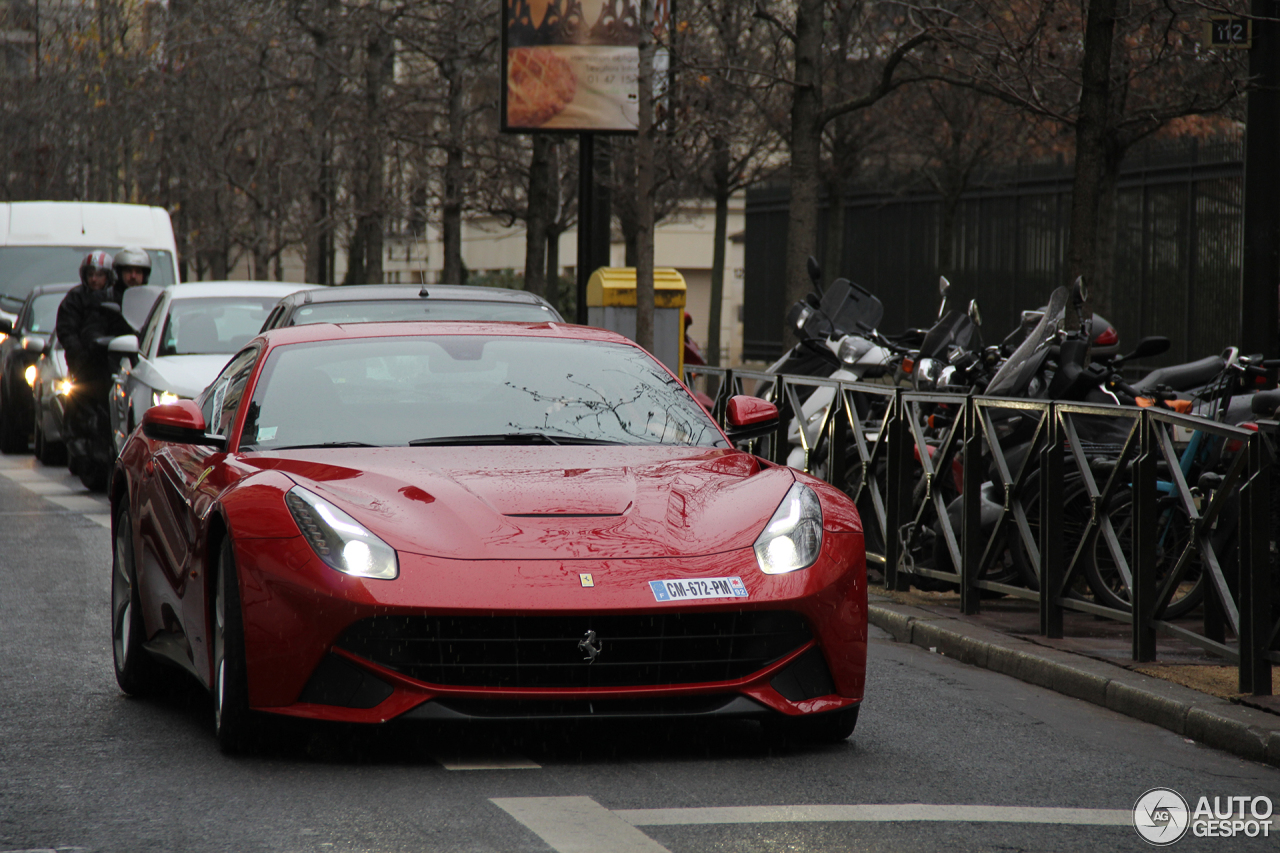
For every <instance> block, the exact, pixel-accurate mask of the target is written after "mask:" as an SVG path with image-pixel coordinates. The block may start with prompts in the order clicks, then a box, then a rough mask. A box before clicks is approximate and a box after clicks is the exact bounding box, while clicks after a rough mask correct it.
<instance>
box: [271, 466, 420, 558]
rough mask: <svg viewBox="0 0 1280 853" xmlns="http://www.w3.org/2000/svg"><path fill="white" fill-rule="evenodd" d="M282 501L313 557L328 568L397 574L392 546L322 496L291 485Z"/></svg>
mask: <svg viewBox="0 0 1280 853" xmlns="http://www.w3.org/2000/svg"><path fill="white" fill-rule="evenodd" d="M284 501H285V503H286V504H288V506H289V511H290V512H291V513H293V520H294V521H296V522H298V529H300V530H301V531H302V535H303V536H304V537H306V540H307V542H308V543H310V545H311V548H312V550H314V551H315V552H316V556H317V557H319V558H320V559H321V560H324V562H325V564H326V565H328V566H329V567H330V568H333V569H337V570H338V571H340V572H343V573H345V574H348V575H358V576H359V577H362V578H380V579H383V580H390V579H391V578H394V577H396V576H397V575H399V574H400V568H399V565H398V563H397V562H396V552H395V549H394V548H392V547H391V546H390V545H388V544H387V543H386V542H383V541H382V540H381V539H379V538H378V537H377V536H374V535H373V534H372V533H370V532H369V531H368V530H366V529H365V528H364V526H363V525H362V524H360V522H358V521H356V520H355V519H354V518H352V517H351V516H349V515H347V514H346V513H345V512H343V511H342V510H340V509H338V508H337V507H336V506H334V505H333V504H331V503H329V502H328V501H326V500H325V499H324V498H322V497H320V496H319V495H316V494H313V493H312V492H309V491H307V490H306V489H304V488H302V487H301V486H294V487H293V488H292V489H290V490H289V491H288V493H287V494H285V496H284Z"/></svg>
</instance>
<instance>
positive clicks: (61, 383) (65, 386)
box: [53, 379, 75, 397]
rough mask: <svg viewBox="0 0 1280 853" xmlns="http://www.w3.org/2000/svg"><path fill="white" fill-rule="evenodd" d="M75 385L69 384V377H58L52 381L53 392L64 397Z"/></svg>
mask: <svg viewBox="0 0 1280 853" xmlns="http://www.w3.org/2000/svg"><path fill="white" fill-rule="evenodd" d="M74 387H75V386H74V385H72V384H71V380H70V379H59V380H58V381H57V382H55V383H53V393H55V394H57V395H59V396H62V397H65V396H67V395H68V394H70V393H71V389H72V388H74Z"/></svg>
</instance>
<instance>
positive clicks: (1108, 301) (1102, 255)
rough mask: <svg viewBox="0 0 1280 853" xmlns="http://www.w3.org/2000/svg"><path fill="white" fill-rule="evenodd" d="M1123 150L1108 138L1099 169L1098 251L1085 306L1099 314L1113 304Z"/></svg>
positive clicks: (1105, 313)
mask: <svg viewBox="0 0 1280 853" xmlns="http://www.w3.org/2000/svg"><path fill="white" fill-rule="evenodd" d="M1124 153H1125V152H1124V149H1123V148H1122V147H1121V146H1120V145H1119V144H1117V143H1116V142H1115V140H1111V141H1110V144H1108V145H1107V156H1106V162H1105V165H1104V167H1103V170H1102V186H1101V188H1100V189H1099V191H1098V254H1097V258H1096V260H1095V262H1094V272H1093V281H1092V282H1090V284H1089V305H1090V308H1091V309H1092V310H1094V311H1097V312H1098V313H1099V314H1102V315H1104V316H1105V315H1107V314H1110V313H1111V306H1113V305H1114V304H1115V298H1116V293H1115V277H1116V243H1117V241H1118V239H1119V234H1118V233H1117V228H1118V227H1119V219H1118V216H1119V207H1118V205H1119V203H1120V193H1119V189H1120V161H1122V160H1123V159H1124Z"/></svg>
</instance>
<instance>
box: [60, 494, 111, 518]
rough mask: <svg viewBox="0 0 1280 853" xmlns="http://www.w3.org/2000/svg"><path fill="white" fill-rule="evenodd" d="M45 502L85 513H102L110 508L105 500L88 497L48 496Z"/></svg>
mask: <svg viewBox="0 0 1280 853" xmlns="http://www.w3.org/2000/svg"><path fill="white" fill-rule="evenodd" d="M45 500H47V501H50V502H52V503H55V504H57V505H58V506H60V507H62V508H63V509H69V510H73V511H75V512H83V513H95V514H96V513H101V512H102V511H103V510H104V509H106V508H107V507H108V506H109V504H108V503H107V501H106V499H105V498H103V499H99V498H91V497H89V496H87V495H66V496H58V495H46V496H45Z"/></svg>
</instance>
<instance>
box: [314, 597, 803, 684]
mask: <svg viewBox="0 0 1280 853" xmlns="http://www.w3.org/2000/svg"><path fill="white" fill-rule="evenodd" d="M591 631H594V632H595V643H594V645H595V647H596V648H598V649H599V654H598V655H597V657H596V659H595V661H594V662H590V663H588V661H587V660H585V658H586V657H587V654H586V653H585V651H584V650H583V649H580V648H579V643H581V642H582V641H583V640H584V639H585V638H586V637H587V635H588V632H591ZM809 639H810V633H809V626H808V623H807V622H806V621H805V619H804V617H803V616H801V615H800V614H799V613H793V612H789V611H732V612H721V613H661V614H652V615H618V616H607V615H606V616H597V615H589V614H581V615H574V616H375V617H372V618H369V619H364V620H362V621H360V622H357V623H356V624H354V625H352V626H351V627H350V628H348V629H347V631H346V632H345V633H344V634H343V635H342V638H341V639H340V640H339V641H338V645H339V646H340V647H341V648H344V649H346V650H348V651H350V652H352V653H354V654H357V655H359V656H361V657H363V658H366V659H367V660H371V661H373V662H374V663H377V664H380V665H381V666H385V667H387V668H388V669H392V670H395V671H396V672H400V673H402V674H404V675H406V676H408V677H410V678H415V679H417V680H419V681H425V682H428V683H430V684H440V685H452V686H458V687H494V688H516V687H524V688H572V687H632V686H646V685H663V684H694V683H705V682H717V681H730V680H733V679H738V678H742V677H744V676H747V675H750V674H751V673H753V672H757V671H758V670H760V669H762V668H764V667H765V666H767V665H768V664H770V663H772V662H773V661H776V660H778V659H779V658H781V657H783V656H784V655H786V654H787V653H789V652H791V651H794V650H795V649H797V648H799V647H800V646H802V645H804V644H805V643H807V642H808V641H809Z"/></svg>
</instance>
